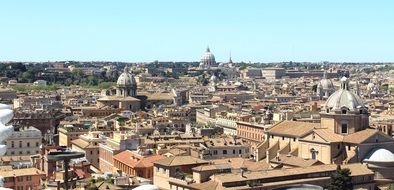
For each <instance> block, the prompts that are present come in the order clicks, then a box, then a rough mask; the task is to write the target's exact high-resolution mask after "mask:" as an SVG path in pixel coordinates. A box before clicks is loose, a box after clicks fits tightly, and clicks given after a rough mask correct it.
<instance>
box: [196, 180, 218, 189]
mask: <svg viewBox="0 0 394 190" xmlns="http://www.w3.org/2000/svg"><path fill="white" fill-rule="evenodd" d="M190 187H192V188H193V189H201V190H216V189H217V187H218V182H215V181H212V180H211V181H207V182H204V183H193V184H191V185H190Z"/></svg>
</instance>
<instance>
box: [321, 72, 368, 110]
mask: <svg viewBox="0 0 394 190" xmlns="http://www.w3.org/2000/svg"><path fill="white" fill-rule="evenodd" d="M342 107H346V108H348V109H349V110H350V111H355V110H357V109H359V108H361V107H365V104H364V101H363V100H362V99H361V98H360V96H358V95H356V94H354V93H353V92H351V91H350V90H349V81H348V79H347V78H346V77H343V78H342V79H341V89H339V90H337V91H336V92H334V93H333V94H332V95H331V96H330V97H329V98H328V99H327V101H326V104H325V108H326V109H327V108H328V109H334V110H337V109H341V108H342Z"/></svg>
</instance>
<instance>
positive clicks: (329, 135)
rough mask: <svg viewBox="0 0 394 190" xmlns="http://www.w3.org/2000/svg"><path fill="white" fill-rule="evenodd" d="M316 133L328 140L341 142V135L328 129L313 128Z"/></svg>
mask: <svg viewBox="0 0 394 190" xmlns="http://www.w3.org/2000/svg"><path fill="white" fill-rule="evenodd" d="M313 132H315V133H316V134H317V135H319V136H320V137H321V138H323V139H324V140H326V141H328V142H342V141H343V136H342V135H340V134H336V133H334V132H333V131H332V130H330V129H315V130H313Z"/></svg>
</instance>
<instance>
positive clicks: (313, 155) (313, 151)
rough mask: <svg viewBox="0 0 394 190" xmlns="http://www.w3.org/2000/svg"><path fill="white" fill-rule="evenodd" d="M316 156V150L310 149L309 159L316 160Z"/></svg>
mask: <svg viewBox="0 0 394 190" xmlns="http://www.w3.org/2000/svg"><path fill="white" fill-rule="evenodd" d="M316 156H317V150H315V149H314V148H312V149H311V158H312V159H314V160H316Z"/></svg>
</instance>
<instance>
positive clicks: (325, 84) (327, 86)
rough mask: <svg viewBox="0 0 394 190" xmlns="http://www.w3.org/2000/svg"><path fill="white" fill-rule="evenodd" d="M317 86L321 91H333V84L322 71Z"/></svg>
mask: <svg viewBox="0 0 394 190" xmlns="http://www.w3.org/2000/svg"><path fill="white" fill-rule="evenodd" d="M319 84H320V85H321V88H322V89H323V90H327V91H332V92H334V91H335V88H334V84H333V83H332V81H331V80H330V79H328V78H327V71H324V75H323V79H321V80H320V82H319Z"/></svg>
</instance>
